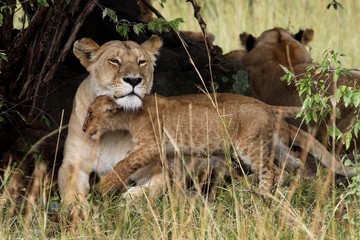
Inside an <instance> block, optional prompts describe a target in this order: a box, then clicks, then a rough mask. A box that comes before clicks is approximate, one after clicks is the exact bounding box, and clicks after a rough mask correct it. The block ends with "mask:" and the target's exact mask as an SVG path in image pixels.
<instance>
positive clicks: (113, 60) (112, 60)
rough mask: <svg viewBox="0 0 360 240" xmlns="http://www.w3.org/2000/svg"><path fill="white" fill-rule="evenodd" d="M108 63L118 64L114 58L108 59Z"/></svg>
mask: <svg viewBox="0 0 360 240" xmlns="http://www.w3.org/2000/svg"><path fill="white" fill-rule="evenodd" d="M109 63H110V64H112V65H117V66H120V62H119V60H117V59H116V58H112V59H109Z"/></svg>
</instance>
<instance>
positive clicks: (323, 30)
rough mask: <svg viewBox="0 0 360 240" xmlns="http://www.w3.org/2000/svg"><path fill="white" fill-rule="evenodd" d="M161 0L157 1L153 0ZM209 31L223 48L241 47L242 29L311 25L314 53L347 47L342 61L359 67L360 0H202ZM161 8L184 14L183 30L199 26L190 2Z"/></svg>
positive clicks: (167, 13)
mask: <svg viewBox="0 0 360 240" xmlns="http://www.w3.org/2000/svg"><path fill="white" fill-rule="evenodd" d="M154 2H157V1H154ZM198 2H199V3H200V5H201V6H202V12H201V13H202V15H203V17H204V20H205V22H206V23H207V25H208V26H207V29H208V31H209V32H211V33H213V34H215V36H216V41H215V44H216V45H218V46H220V47H221V48H222V49H223V51H224V53H226V52H229V51H231V50H234V49H239V48H240V43H239V33H241V32H244V31H245V32H249V33H252V34H253V35H254V36H259V35H260V34H261V33H262V32H263V31H265V30H267V29H270V28H273V27H284V28H288V29H289V30H291V31H293V32H297V31H298V30H299V28H303V29H304V28H313V29H314V31H315V37H314V41H313V42H312V43H311V44H310V45H311V55H312V58H313V59H314V60H315V61H317V62H319V61H320V60H321V59H322V53H323V52H324V51H325V50H335V51H337V52H341V53H344V54H345V55H346V56H347V57H346V58H345V59H344V61H343V64H344V67H347V68H360V57H359V55H360V47H359V42H360V31H359V30H358V29H359V27H358V23H359V22H360V14H359V12H360V1H357V0H347V1H346V0H343V1H339V2H340V3H341V4H342V5H343V6H344V9H341V8H340V9H339V8H338V10H334V9H333V8H331V9H329V10H327V9H326V6H327V4H328V3H330V2H332V0H319V1H313V0H297V1H289V0H221V1H218V0H198ZM157 8H158V9H159V10H160V11H161V12H162V13H163V14H164V16H165V17H166V18H168V19H174V18H176V17H182V18H184V20H185V23H184V24H183V25H182V26H181V30H192V31H200V28H199V25H198V23H197V22H196V19H194V18H193V17H192V12H193V10H192V7H191V4H190V3H186V2H185V1H180V0H174V1H172V0H168V1H167V3H166V4H165V6H164V8H161V7H160V6H157Z"/></svg>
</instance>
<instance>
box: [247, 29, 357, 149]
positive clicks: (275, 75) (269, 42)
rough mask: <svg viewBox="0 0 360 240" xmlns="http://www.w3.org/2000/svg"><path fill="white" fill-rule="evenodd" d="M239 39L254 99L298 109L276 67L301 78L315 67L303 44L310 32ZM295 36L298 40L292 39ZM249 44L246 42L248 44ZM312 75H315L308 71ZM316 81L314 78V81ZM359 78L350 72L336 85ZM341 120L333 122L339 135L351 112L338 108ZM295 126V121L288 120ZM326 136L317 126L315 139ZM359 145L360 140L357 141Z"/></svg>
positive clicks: (277, 31) (276, 32) (268, 33)
mask: <svg viewBox="0 0 360 240" xmlns="http://www.w3.org/2000/svg"><path fill="white" fill-rule="evenodd" d="M240 36H242V38H241V37H240V38H241V42H242V44H243V45H244V46H246V47H247V48H248V49H247V50H248V53H247V54H245V56H244V57H243V59H242V62H243V63H244V65H245V66H246V67H247V69H248V70H249V74H250V79H251V83H252V87H253V89H254V91H255V93H256V95H257V97H258V98H259V99H260V100H262V101H264V102H266V103H268V104H272V105H280V106H301V105H302V100H301V98H300V97H299V96H298V93H297V91H296V87H295V85H294V84H293V83H292V84H290V85H288V84H287V83H286V82H285V81H281V80H280V79H281V77H282V76H284V74H285V73H284V71H283V70H282V69H281V67H280V64H281V65H283V66H285V67H287V68H288V69H289V70H290V71H292V72H293V73H294V74H295V76H301V75H302V74H304V73H305V72H306V69H307V67H309V66H316V65H317V64H316V63H313V62H312V59H311V57H310V54H309V52H308V51H307V49H306V48H305V45H307V44H308V43H309V41H311V40H312V39H313V36H314V31H313V30H312V29H305V30H301V31H300V32H299V33H297V34H292V33H290V32H289V31H287V30H285V29H282V28H274V29H270V30H267V31H265V32H263V33H262V34H261V35H260V36H259V37H258V38H254V37H253V36H252V35H251V34H248V33H243V34H241V35H240ZM295 37H297V38H298V39H295ZM249 42H250V43H249ZM312 74H315V73H314V72H312ZM314 79H315V80H316V76H315V78H314ZM359 79H360V72H358V71H351V76H349V77H341V78H340V79H339V80H338V83H337V84H338V85H347V86H354V85H357V80H359ZM329 83H330V84H329V88H328V90H329V92H330V93H332V91H333V87H332V84H333V82H332V81H330V82H329ZM340 110H341V113H342V115H341V119H339V120H337V123H336V124H337V127H338V128H339V129H340V130H342V131H343V132H345V131H347V130H348V128H349V126H350V125H351V121H352V119H353V117H354V114H353V109H349V108H345V107H344V106H340ZM292 123H294V124H299V121H295V122H294V121H292ZM326 136H327V133H326V126H325V124H324V125H322V126H321V127H320V130H319V136H318V137H319V139H323V138H324V137H326ZM357 144H358V146H359V144H360V141H359V140H357Z"/></svg>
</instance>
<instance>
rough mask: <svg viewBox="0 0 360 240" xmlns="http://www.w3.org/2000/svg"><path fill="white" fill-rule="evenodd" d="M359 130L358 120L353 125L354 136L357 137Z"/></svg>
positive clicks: (359, 123)
mask: <svg viewBox="0 0 360 240" xmlns="http://www.w3.org/2000/svg"><path fill="white" fill-rule="evenodd" d="M359 130H360V121H358V122H357V123H356V124H355V126H354V134H355V137H356V138H357V137H358V136H359V135H358V134H359Z"/></svg>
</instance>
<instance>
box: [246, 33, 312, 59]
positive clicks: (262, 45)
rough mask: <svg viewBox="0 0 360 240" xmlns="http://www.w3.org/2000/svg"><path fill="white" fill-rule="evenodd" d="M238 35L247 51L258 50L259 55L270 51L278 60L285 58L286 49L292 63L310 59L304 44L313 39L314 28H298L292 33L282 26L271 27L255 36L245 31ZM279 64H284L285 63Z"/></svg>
mask: <svg viewBox="0 0 360 240" xmlns="http://www.w3.org/2000/svg"><path fill="white" fill-rule="evenodd" d="M239 37H240V42H241V44H242V45H243V46H244V47H245V48H246V51H247V52H251V51H257V50H258V51H259V53H260V54H261V55H264V54H265V52H266V54H269V53H270V52H271V54H272V55H273V56H276V58H277V59H278V60H279V59H284V60H286V58H287V55H286V54H287V53H286V51H287V49H288V50H289V53H288V54H289V56H290V57H291V60H292V64H297V63H301V62H309V61H311V57H310V54H309V52H308V51H307V50H306V48H305V45H308V44H309V42H311V41H312V40H313V37H314V30H312V29H305V30H300V31H299V32H298V33H296V34H293V33H291V32H289V31H287V30H285V29H283V28H273V29H270V30H267V31H265V32H263V33H262V34H261V35H260V36H259V37H257V38H256V37H254V36H253V35H251V34H249V33H246V32H244V33H241V34H240V36H239ZM266 54H265V55H266ZM281 64H283V65H285V64H286V63H281Z"/></svg>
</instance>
